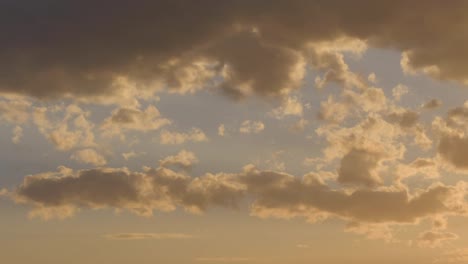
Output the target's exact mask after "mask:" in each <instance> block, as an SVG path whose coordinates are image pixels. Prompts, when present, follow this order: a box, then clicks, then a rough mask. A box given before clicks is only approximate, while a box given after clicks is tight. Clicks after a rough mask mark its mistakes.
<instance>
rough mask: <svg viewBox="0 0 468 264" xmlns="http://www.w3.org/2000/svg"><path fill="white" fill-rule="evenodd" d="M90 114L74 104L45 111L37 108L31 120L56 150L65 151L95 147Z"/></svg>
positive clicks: (45, 109)
mask: <svg viewBox="0 0 468 264" xmlns="http://www.w3.org/2000/svg"><path fill="white" fill-rule="evenodd" d="M89 115H90V113H89V112H87V111H84V110H83V109H81V108H80V107H79V106H77V105H75V104H71V105H68V106H66V107H64V106H57V107H56V108H52V109H47V108H45V107H37V108H35V109H34V112H33V120H34V123H35V125H36V126H37V128H38V129H39V131H40V132H41V133H42V134H43V135H44V136H45V137H47V138H48V139H49V141H51V142H52V143H53V144H54V145H55V147H56V148H57V149H58V150H61V151H67V150H71V149H73V148H76V147H78V146H79V147H94V146H96V143H95V138H94V131H93V128H94V124H93V123H91V122H90V121H89V120H88V117H89Z"/></svg>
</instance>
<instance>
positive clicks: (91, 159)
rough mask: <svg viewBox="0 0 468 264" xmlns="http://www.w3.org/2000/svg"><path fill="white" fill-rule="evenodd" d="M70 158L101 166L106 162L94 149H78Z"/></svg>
mask: <svg viewBox="0 0 468 264" xmlns="http://www.w3.org/2000/svg"><path fill="white" fill-rule="evenodd" d="M70 158H71V159H73V160H76V161H78V162H80V163H87V164H93V165H96V166H103V165H106V163H107V161H106V158H104V157H103V156H102V155H101V154H99V153H97V152H96V151H95V150H94V149H82V150H78V151H76V152H75V153H74V154H73V155H72V156H71V157H70Z"/></svg>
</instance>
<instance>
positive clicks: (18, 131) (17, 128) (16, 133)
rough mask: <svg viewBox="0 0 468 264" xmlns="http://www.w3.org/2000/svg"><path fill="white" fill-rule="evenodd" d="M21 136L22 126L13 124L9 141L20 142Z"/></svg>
mask: <svg viewBox="0 0 468 264" xmlns="http://www.w3.org/2000/svg"><path fill="white" fill-rule="evenodd" d="M22 137H23V128H22V127H20V126H15V128H14V129H13V137H12V138H11V141H12V142H13V143H15V144H18V143H20V142H21V138H22Z"/></svg>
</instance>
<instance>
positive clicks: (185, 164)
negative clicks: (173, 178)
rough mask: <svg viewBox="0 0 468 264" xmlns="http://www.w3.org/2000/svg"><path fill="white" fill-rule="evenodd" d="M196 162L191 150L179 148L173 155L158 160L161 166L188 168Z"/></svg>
mask: <svg viewBox="0 0 468 264" xmlns="http://www.w3.org/2000/svg"><path fill="white" fill-rule="evenodd" d="M197 162H198V159H197V157H196V156H195V154H194V153H193V152H190V151H187V150H181V151H180V152H179V153H177V154H176V155H174V156H168V157H165V158H164V159H162V160H160V161H159V165H160V166H161V167H167V166H171V165H174V166H180V167H182V168H190V167H192V165H194V164H195V163H197Z"/></svg>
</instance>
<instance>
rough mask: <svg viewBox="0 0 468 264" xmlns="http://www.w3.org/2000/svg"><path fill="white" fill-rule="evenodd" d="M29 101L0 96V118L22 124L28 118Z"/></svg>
mask: <svg viewBox="0 0 468 264" xmlns="http://www.w3.org/2000/svg"><path fill="white" fill-rule="evenodd" d="M30 111H31V102H29V101H28V100H26V99H24V98H17V97H12V98H8V97H0V120H2V121H6V122H9V123H12V124H24V123H25V122H27V121H28V119H29V118H30Z"/></svg>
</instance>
